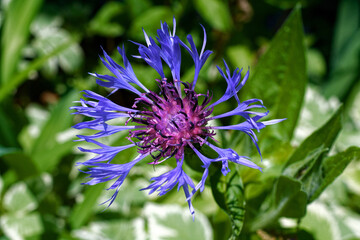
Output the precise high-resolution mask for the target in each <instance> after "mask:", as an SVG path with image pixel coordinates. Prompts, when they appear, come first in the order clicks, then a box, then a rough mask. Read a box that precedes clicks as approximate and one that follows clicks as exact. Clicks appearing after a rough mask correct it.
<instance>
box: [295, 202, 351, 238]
mask: <svg viewBox="0 0 360 240" xmlns="http://www.w3.org/2000/svg"><path fill="white" fill-rule="evenodd" d="M333 210H334V209H333V208H331V209H329V207H327V206H326V205H325V204H323V203H319V202H314V203H312V204H311V205H309V206H308V211H307V213H306V216H305V217H304V218H302V219H301V223H300V228H301V229H305V230H307V231H309V232H311V233H312V234H313V235H314V239H328V240H336V239H348V238H342V236H341V232H340V229H339V227H340V224H339V223H338V222H337V220H336V218H335V216H334V214H333ZM341 222H345V221H344V219H342V221H341ZM343 237H345V236H343Z"/></svg>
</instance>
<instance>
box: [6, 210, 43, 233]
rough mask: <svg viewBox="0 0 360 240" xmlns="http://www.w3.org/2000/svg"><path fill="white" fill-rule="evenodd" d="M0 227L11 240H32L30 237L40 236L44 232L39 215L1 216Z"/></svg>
mask: <svg viewBox="0 0 360 240" xmlns="http://www.w3.org/2000/svg"><path fill="white" fill-rule="evenodd" d="M0 225H1V227H2V230H3V231H4V233H5V235H6V236H7V237H9V238H10V239H24V238H26V239H30V237H34V236H40V235H41V234H42V233H43V232H44V226H43V223H42V222H41V216H40V214H39V213H31V214H27V215H24V216H23V215H15V214H11V215H10V214H6V215H3V216H1V220H0ZM35 239H38V238H35Z"/></svg>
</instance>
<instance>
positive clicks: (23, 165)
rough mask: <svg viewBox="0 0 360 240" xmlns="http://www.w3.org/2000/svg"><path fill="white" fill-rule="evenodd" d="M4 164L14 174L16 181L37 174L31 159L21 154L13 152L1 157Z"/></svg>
mask: <svg viewBox="0 0 360 240" xmlns="http://www.w3.org/2000/svg"><path fill="white" fill-rule="evenodd" d="M2 157H3V159H4V161H5V163H6V164H7V165H8V166H9V167H10V168H11V169H13V170H14V171H15V172H16V175H17V178H18V179H21V180H22V179H26V178H29V177H32V176H37V175H38V174H39V171H38V168H37V166H36V165H35V163H34V161H33V159H32V158H30V157H29V156H28V155H26V154H25V153H23V152H19V151H14V152H11V153H8V154H5V155H4V156H2Z"/></svg>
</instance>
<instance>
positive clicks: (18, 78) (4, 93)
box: [0, 38, 77, 102]
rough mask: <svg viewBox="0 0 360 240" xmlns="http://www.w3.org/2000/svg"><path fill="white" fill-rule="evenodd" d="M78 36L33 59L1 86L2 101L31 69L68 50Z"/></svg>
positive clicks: (23, 79)
mask: <svg viewBox="0 0 360 240" xmlns="http://www.w3.org/2000/svg"><path fill="white" fill-rule="evenodd" d="M76 41H77V39H76V38H72V39H70V40H69V41H67V42H65V43H64V44H61V45H60V46H58V47H57V48H55V49H54V50H53V51H52V52H50V53H49V54H47V55H44V56H41V57H39V58H37V59H35V60H34V61H32V62H31V63H30V64H29V65H28V66H27V67H26V68H25V69H24V70H23V71H21V72H19V73H17V74H16V75H15V76H14V77H13V78H12V79H11V81H8V82H7V83H6V84H5V85H3V86H2V87H1V88H0V102H1V101H2V100H3V99H4V98H5V97H6V96H7V95H8V94H10V93H11V91H13V90H14V89H15V88H17V87H18V86H19V85H20V84H21V83H22V82H23V81H25V80H26V79H27V77H28V75H29V73H30V72H31V71H34V70H37V69H39V68H40V67H41V66H43V65H44V64H45V63H46V62H47V61H48V60H49V59H51V58H52V57H54V56H56V55H58V54H59V53H61V52H62V51H64V50H66V49H67V48H68V47H70V46H72V45H73V44H74V42H76Z"/></svg>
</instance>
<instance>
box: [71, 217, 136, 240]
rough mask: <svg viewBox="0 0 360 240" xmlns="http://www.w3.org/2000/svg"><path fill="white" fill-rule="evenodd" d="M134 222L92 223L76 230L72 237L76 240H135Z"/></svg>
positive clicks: (111, 221)
mask: <svg viewBox="0 0 360 240" xmlns="http://www.w3.org/2000/svg"><path fill="white" fill-rule="evenodd" d="M135 230H136V229H135V227H134V222H131V221H126V220H110V221H101V222H100V221H99V222H92V223H90V224H89V226H86V227H84V228H81V229H76V230H75V231H73V232H72V234H71V235H72V236H74V237H75V238H76V239H83V240H97V239H121V240H133V239H136V236H137V234H136V232H135Z"/></svg>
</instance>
